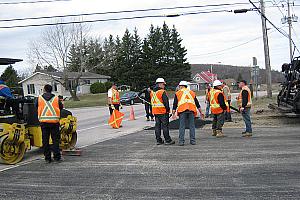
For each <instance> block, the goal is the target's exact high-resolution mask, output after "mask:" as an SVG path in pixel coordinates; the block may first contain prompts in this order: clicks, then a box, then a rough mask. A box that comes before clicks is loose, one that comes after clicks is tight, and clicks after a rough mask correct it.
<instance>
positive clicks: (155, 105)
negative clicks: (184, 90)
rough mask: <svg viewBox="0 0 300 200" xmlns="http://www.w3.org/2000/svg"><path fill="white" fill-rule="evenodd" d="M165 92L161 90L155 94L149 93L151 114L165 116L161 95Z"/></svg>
mask: <svg viewBox="0 0 300 200" xmlns="http://www.w3.org/2000/svg"><path fill="white" fill-rule="evenodd" d="M164 92H165V90H163V89H161V90H158V91H156V92H154V91H151V93H150V97H151V105H152V114H154V115H160V114H166V113H167V109H166V108H165V105H164V104H163V98H162V96H163V93H164Z"/></svg>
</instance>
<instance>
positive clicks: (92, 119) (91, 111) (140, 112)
mask: <svg viewBox="0 0 300 200" xmlns="http://www.w3.org/2000/svg"><path fill="white" fill-rule="evenodd" d="M258 94H259V96H264V95H266V92H265V91H261V92H259V93H258ZM232 96H233V97H232V99H235V97H236V96H237V94H233V95H232ZM170 98H171V97H170ZM198 100H199V102H200V104H201V106H202V110H205V106H206V105H205V98H204V96H199V97H198ZM172 103H173V101H172V100H170V104H171V105H172ZM133 108H134V113H135V117H136V120H134V121H130V120H129V115H130V109H131V108H130V106H123V109H121V112H123V113H124V114H125V116H124V120H123V127H122V128H120V129H112V128H111V127H110V126H109V125H108V119H109V111H108V108H107V107H87V108H76V109H70V110H71V111H72V113H73V115H74V116H76V117H77V120H78V127H77V133H78V141H77V144H76V146H77V147H78V148H82V147H86V146H89V145H93V144H96V143H99V142H103V141H106V140H109V139H112V138H116V137H119V136H123V135H127V134H130V133H134V132H137V131H140V130H143V128H145V127H151V126H154V122H147V121H146V120H145V111H144V105H143V104H136V105H134V106H133ZM41 158H42V152H41V150H39V149H36V148H33V149H32V150H30V151H28V152H26V154H25V156H24V160H23V161H22V163H19V164H17V165H14V166H7V165H1V164H0V172H1V171H4V170H7V169H10V168H14V167H17V166H19V165H24V164H27V163H30V162H32V161H33V160H36V159H41Z"/></svg>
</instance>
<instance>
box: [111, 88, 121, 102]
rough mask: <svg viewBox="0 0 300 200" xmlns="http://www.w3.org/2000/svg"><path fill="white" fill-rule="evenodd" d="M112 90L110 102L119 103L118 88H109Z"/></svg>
mask: <svg viewBox="0 0 300 200" xmlns="http://www.w3.org/2000/svg"><path fill="white" fill-rule="evenodd" d="M111 91H112V97H111V101H112V104H120V93H119V91H118V90H115V89H111Z"/></svg>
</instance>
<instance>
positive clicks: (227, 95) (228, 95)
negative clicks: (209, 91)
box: [223, 85, 231, 100]
mask: <svg viewBox="0 0 300 200" xmlns="http://www.w3.org/2000/svg"><path fill="white" fill-rule="evenodd" d="M223 92H224V94H225V96H226V98H227V100H231V92H230V88H229V87H228V85H224V87H223Z"/></svg>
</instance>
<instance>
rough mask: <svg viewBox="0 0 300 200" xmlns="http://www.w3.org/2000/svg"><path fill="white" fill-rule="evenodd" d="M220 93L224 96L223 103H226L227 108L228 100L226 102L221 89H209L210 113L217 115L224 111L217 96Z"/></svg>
mask: <svg viewBox="0 0 300 200" xmlns="http://www.w3.org/2000/svg"><path fill="white" fill-rule="evenodd" d="M221 93H222V94H223V96H224V100H225V104H226V106H227V110H228V107H229V106H228V102H227V99H226V97H225V95H224V93H223V91H222V90H216V89H211V90H210V110H211V113H212V114H216V115H217V114H220V113H223V112H224V110H223V108H221V106H220V103H219V100H218V96H219V94H221Z"/></svg>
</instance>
